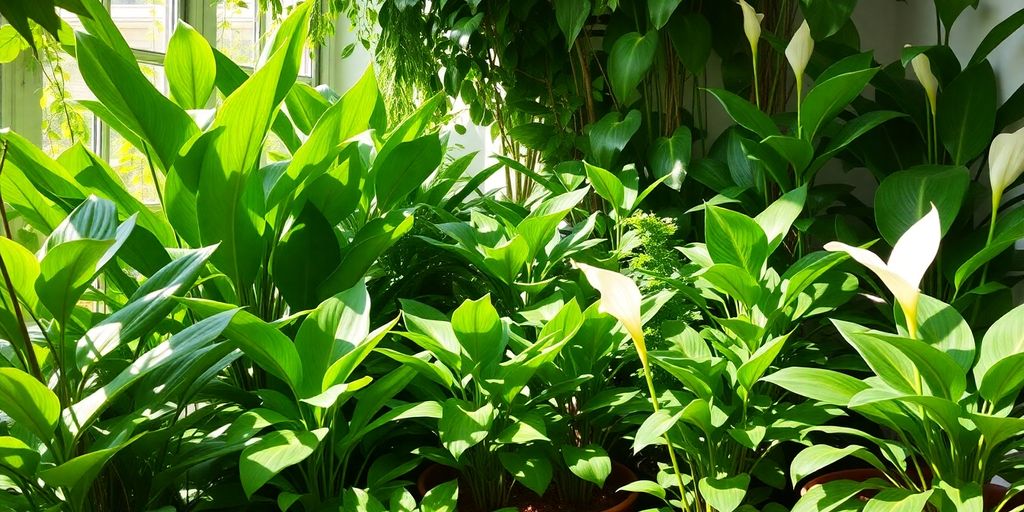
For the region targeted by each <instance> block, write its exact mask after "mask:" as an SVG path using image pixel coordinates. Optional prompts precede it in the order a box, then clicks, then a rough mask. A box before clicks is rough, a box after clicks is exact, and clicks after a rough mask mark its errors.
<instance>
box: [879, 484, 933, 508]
mask: <svg viewBox="0 0 1024 512" xmlns="http://www.w3.org/2000/svg"><path fill="white" fill-rule="evenodd" d="M931 496H932V491H931V490H928V491H925V492H921V493H915V492H912V491H908V490H906V489H883V490H882V491H881V492H879V493H878V494H876V495H875V496H874V497H873V498H871V499H870V500H868V502H867V504H865V505H864V512H918V511H919V510H924V509H925V505H927V504H928V498H931Z"/></svg>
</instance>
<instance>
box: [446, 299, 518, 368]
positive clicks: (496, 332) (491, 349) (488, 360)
mask: <svg viewBox="0 0 1024 512" xmlns="http://www.w3.org/2000/svg"><path fill="white" fill-rule="evenodd" d="M452 330H454V331H455V336H456V337H457V338H458V340H459V344H460V345H462V350H463V354H464V355H465V359H464V360H463V361H462V367H463V368H464V369H469V370H470V371H471V372H473V373H475V372H479V371H481V370H483V371H486V370H487V369H488V368H489V367H491V366H493V365H496V364H497V363H498V361H499V360H500V359H501V358H502V356H503V355H504V350H505V345H506V334H505V332H504V326H503V325H502V323H501V318H499V317H498V311H497V310H495V309H494V306H492V305H491V297H490V295H486V296H484V297H482V298H480V299H477V300H467V301H465V302H463V303H462V305H460V306H459V307H458V309H456V310H455V312H454V313H452Z"/></svg>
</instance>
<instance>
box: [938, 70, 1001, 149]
mask: <svg viewBox="0 0 1024 512" xmlns="http://www.w3.org/2000/svg"><path fill="white" fill-rule="evenodd" d="M997 96H998V94H997V90H996V74H995V71H993V70H992V64H989V62H988V61H982V62H981V63H979V64H976V65H974V66H971V67H969V68H967V69H965V70H964V71H963V72H962V73H960V74H959V75H957V77H956V78H954V79H953V81H952V82H950V83H949V84H948V85H946V86H945V87H944V88H943V89H942V94H941V95H939V100H938V105H937V106H936V112H937V113H938V119H937V121H936V122H937V123H938V130H939V137H941V139H942V145H943V146H945V147H946V151H949V154H950V156H952V157H953V163H954V164H956V165H967V164H968V162H970V161H971V160H973V159H974V158H975V157H977V156H979V155H981V153H982V152H984V151H985V148H987V147H988V145H989V143H990V142H991V141H992V133H993V132H994V131H995V127H996V99H997Z"/></svg>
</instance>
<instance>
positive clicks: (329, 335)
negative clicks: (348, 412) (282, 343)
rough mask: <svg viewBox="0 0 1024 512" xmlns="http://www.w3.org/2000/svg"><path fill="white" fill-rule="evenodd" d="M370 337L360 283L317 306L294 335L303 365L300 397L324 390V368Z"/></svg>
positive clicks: (367, 303)
mask: <svg viewBox="0 0 1024 512" xmlns="http://www.w3.org/2000/svg"><path fill="white" fill-rule="evenodd" d="M369 334H370V295H369V293H367V291H366V285H365V283H363V282H362V281H360V282H359V283H357V284H356V285H355V286H353V287H352V288H349V289H348V290H345V291H343V292H341V293H338V294H337V295H335V296H333V297H331V298H329V299H327V300H325V301H323V302H322V303H321V304H320V305H319V306H317V308H316V310H314V311H313V312H312V313H310V315H309V316H307V317H306V318H305V320H303V321H302V325H301V326H300V327H299V332H298V334H296V335H295V350H296V352H297V353H298V355H299V359H300V361H301V362H302V385H301V386H300V387H299V392H300V396H301V397H307V396H312V395H314V394H317V393H320V392H321V391H323V387H322V385H323V380H324V375H325V374H326V372H327V368H328V367H329V366H330V365H331V364H332V363H333V362H334V361H336V360H337V359H338V358H339V357H341V356H342V355H344V354H346V353H348V352H350V351H352V350H353V349H354V348H355V347H356V346H357V345H358V344H360V343H361V342H362V341H363V340H364V339H366V337H367V336H368V335H369Z"/></svg>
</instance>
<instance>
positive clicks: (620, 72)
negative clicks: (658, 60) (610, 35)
mask: <svg viewBox="0 0 1024 512" xmlns="http://www.w3.org/2000/svg"><path fill="white" fill-rule="evenodd" d="M657 52H658V31H657V30H651V31H649V32H647V34H644V35H640V33H639V32H630V33H628V34H623V35H621V36H619V38H618V39H617V40H616V41H615V44H614V45H612V50H611V52H610V53H609V54H608V81H609V82H611V86H612V92H614V93H615V97H616V98H618V100H619V103H621V104H622V105H630V104H632V103H633V101H632V98H633V97H634V95H635V94H634V93H635V92H636V87H637V85H640V82H641V81H642V80H643V79H644V77H645V76H646V75H647V71H648V70H650V69H651V65H652V64H654V56H655V54H656V53H657Z"/></svg>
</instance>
